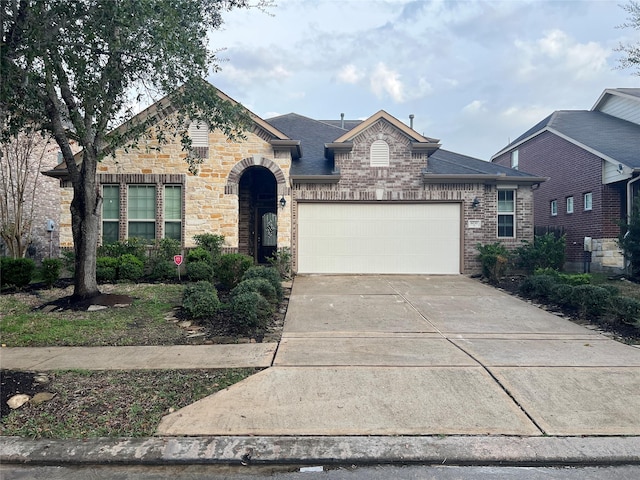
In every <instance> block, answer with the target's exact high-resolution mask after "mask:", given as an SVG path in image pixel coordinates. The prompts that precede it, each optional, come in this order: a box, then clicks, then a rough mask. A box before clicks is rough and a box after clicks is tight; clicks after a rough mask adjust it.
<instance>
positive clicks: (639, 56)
mask: <svg viewBox="0 0 640 480" xmlns="http://www.w3.org/2000/svg"><path fill="white" fill-rule="evenodd" d="M621 7H622V8H623V9H624V10H625V11H626V12H627V14H628V17H627V21H626V22H625V23H623V24H622V25H620V28H631V29H634V30H637V31H639V32H640V2H638V1H636V0H630V1H629V3H628V4H626V5H621ZM616 51H618V52H622V54H623V57H622V58H621V59H620V67H621V68H632V69H635V72H634V75H640V41H637V42H636V43H629V44H622V43H621V44H620V46H618V48H616Z"/></svg>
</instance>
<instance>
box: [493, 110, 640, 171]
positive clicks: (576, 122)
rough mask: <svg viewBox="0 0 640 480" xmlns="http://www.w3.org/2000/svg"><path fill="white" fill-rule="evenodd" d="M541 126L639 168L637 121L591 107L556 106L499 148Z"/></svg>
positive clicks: (519, 139) (639, 131)
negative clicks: (564, 108) (562, 107)
mask: <svg viewBox="0 0 640 480" xmlns="http://www.w3.org/2000/svg"><path fill="white" fill-rule="evenodd" d="M545 128H550V129H553V130H555V131H557V132H559V133H560V134H562V135H564V136H566V137H568V138H570V139H572V140H574V141H576V142H578V143H580V144H582V145H584V146H586V147H588V148H589V149H591V150H593V151H595V152H597V153H599V154H600V155H602V156H606V157H609V158H611V159H613V160H614V161H617V162H620V163H623V164H625V165H627V166H629V167H632V168H640V125H636V124H635V123H632V122H628V121H626V120H622V119H620V118H616V117H613V116H611V115H607V114H606V113H602V112H598V111H592V110H558V111H556V112H553V113H552V114H551V115H549V116H548V117H547V118H545V119H544V120H542V121H541V122H540V123H538V124H537V125H535V126H534V127H533V128H530V129H529V130H528V131H526V132H525V133H523V134H522V135H520V136H519V137H518V138H516V139H515V140H514V141H513V142H511V143H510V144H509V145H508V146H507V147H505V148H504V149H502V150H501V152H504V151H507V150H509V149H510V148H511V147H513V146H515V145H517V144H519V143H520V142H522V141H523V140H525V139H527V138H529V137H531V136H533V135H535V134H537V133H540V132H542V131H543V130H544V129H545Z"/></svg>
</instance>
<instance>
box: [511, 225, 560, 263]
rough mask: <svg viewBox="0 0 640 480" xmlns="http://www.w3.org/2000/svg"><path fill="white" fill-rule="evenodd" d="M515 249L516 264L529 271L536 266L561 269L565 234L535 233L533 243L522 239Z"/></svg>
mask: <svg viewBox="0 0 640 480" xmlns="http://www.w3.org/2000/svg"><path fill="white" fill-rule="evenodd" d="M522 243H523V245H522V246H520V247H518V248H517V249H516V250H515V252H514V253H515V256H516V265H518V267H520V268H523V269H524V270H525V271H527V272H529V273H531V272H533V271H534V270H535V269H536V268H552V269H555V270H561V269H562V267H563V266H564V259H565V246H566V241H565V236H564V235H563V236H561V237H556V236H555V235H554V234H553V233H547V234H545V235H536V236H535V237H534V239H533V243H530V242H528V241H526V240H524V241H523V242H522Z"/></svg>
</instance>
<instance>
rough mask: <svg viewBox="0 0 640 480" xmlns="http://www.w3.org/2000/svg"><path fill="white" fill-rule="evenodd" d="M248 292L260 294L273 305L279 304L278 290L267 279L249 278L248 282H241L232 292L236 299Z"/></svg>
mask: <svg viewBox="0 0 640 480" xmlns="http://www.w3.org/2000/svg"><path fill="white" fill-rule="evenodd" d="M246 292H258V293H259V294H260V295H262V296H263V297H264V298H265V299H266V300H267V301H268V302H269V303H271V304H272V305H276V304H277V303H278V296H277V294H276V290H275V288H273V285H271V283H270V282H269V280H267V279H266V278H248V279H247V280H243V281H241V282H240V283H239V284H238V285H236V287H235V288H234V289H233V290H231V296H232V297H236V296H238V295H242V294H243V293H246Z"/></svg>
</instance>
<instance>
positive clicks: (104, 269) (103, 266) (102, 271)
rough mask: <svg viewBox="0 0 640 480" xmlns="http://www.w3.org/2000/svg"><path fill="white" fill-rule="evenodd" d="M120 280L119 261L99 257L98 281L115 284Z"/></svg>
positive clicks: (97, 265) (97, 262) (97, 267)
mask: <svg viewBox="0 0 640 480" xmlns="http://www.w3.org/2000/svg"><path fill="white" fill-rule="evenodd" d="M117 278H118V259H117V258H114V257H98V258H97V259H96V279H97V280H98V282H115V281H116V279H117Z"/></svg>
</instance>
